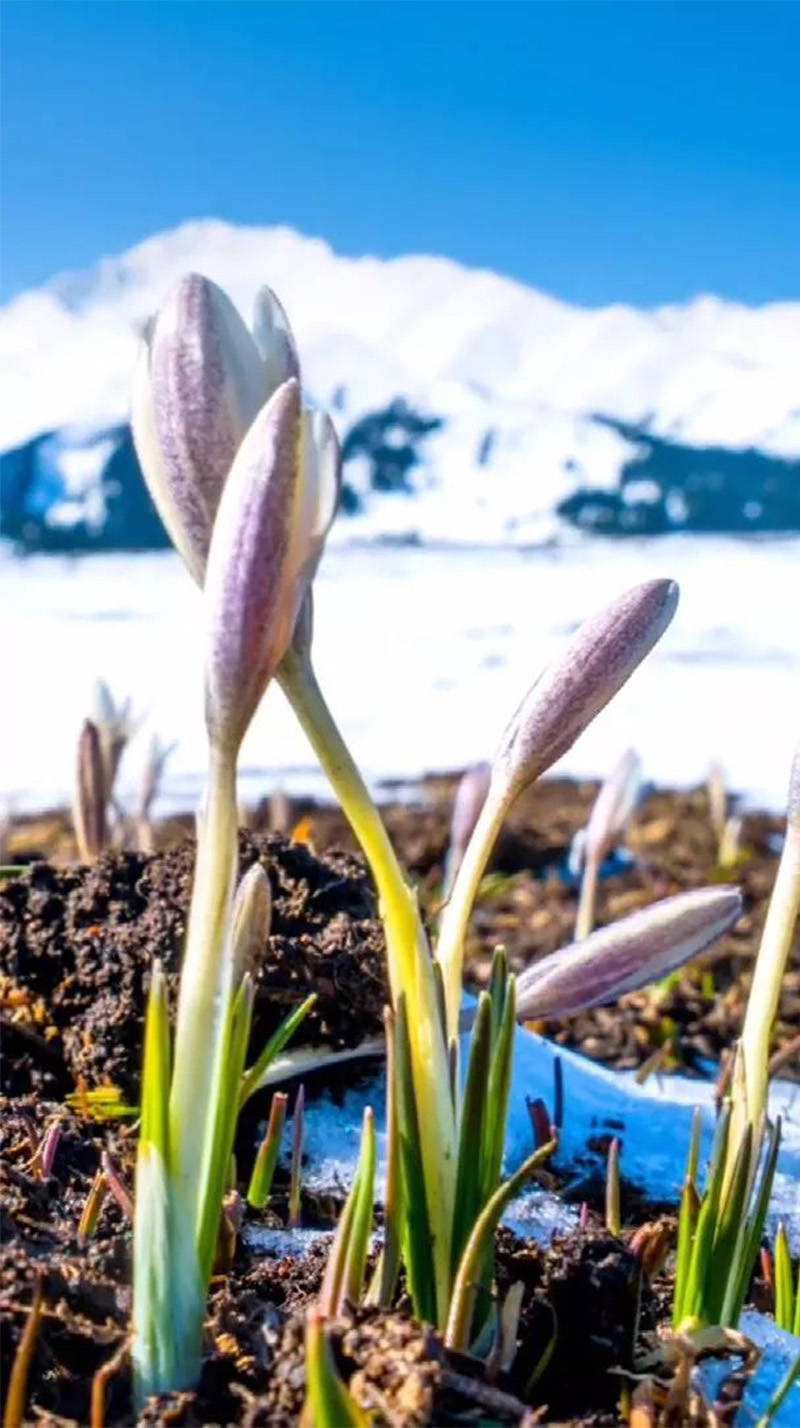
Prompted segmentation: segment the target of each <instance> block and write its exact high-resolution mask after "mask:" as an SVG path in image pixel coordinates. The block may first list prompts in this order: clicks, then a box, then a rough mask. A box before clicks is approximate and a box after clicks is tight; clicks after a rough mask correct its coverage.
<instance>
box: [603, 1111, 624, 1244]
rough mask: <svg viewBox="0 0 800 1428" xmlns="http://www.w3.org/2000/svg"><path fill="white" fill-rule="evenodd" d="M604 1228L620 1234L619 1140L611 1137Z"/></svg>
mask: <svg viewBox="0 0 800 1428" xmlns="http://www.w3.org/2000/svg"><path fill="white" fill-rule="evenodd" d="M606 1229H607V1230H608V1233H609V1234H610V1235H615V1236H616V1238H617V1239H619V1237H620V1235H621V1234H622V1209H621V1203H620V1183H619V1140H618V1139H617V1137H616V1136H612V1137H611V1141H610V1143H609V1147H608V1163H607V1165H606Z"/></svg>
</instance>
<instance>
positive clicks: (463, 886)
mask: <svg viewBox="0 0 800 1428" xmlns="http://www.w3.org/2000/svg"><path fill="white" fill-rule="evenodd" d="M507 807H508V798H507V796H506V793H505V791H504V790H498V789H496V788H494V787H490V789H489V793H488V796H487V799H486V802H485V803H484V805H483V808H482V809H481V813H480V817H479V819H478V821H477V823H476V824H475V829H474V831H473V834H472V837H471V838H470V840H469V843H468V844H467V850H466V852H465V854H464V861H463V862H462V864H461V867H460V868H459V870H458V875H457V877H456V880H455V883H454V885H453V891H452V893H451V894H450V898H449V900H448V902H447V905H446V907H445V909H444V912H443V913H442V919H441V922H440V924H439V939H438V942H437V944H436V958H437V961H438V962H439V964H440V966H441V969H442V979H443V981H444V996H445V1008H446V1010H447V1037H448V1040H451V1039H452V1038H453V1037H454V1036H457V1035H458V1018H459V1012H460V1010H461V978H462V971H463V965H464V941H465V938H466V935H467V928H468V926H469V916H470V912H471V911H472V904H473V903H474V901H475V897H476V894H477V892H478V888H479V887H480V884H481V878H482V877H483V874H484V872H485V871H486V864H487V863H488V861H489V854H490V853H491V851H492V848H493V847H494V844H495V840H496V838H497V835H498V833H499V832H500V829H501V827H502V825H503V819H504V818H505V815H506V810H507Z"/></svg>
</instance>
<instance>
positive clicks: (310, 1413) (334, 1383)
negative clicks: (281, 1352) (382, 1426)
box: [301, 1309, 371, 1428]
mask: <svg viewBox="0 0 800 1428" xmlns="http://www.w3.org/2000/svg"><path fill="white" fill-rule="evenodd" d="M370 1421H371V1420H370V1418H369V1416H368V1415H367V1414H366V1413H364V1412H363V1410H362V1409H361V1408H359V1406H358V1404H357V1403H356V1401H355V1399H354V1398H353V1396H352V1394H351V1393H349V1392H348V1390H347V1388H346V1387H345V1385H344V1384H343V1383H342V1380H341V1378H340V1377H339V1374H338V1371H337V1368H336V1364H335V1362H334V1358H333V1353H332V1351H331V1346H330V1344H329V1342H328V1335H327V1332H326V1330H325V1326H324V1324H323V1322H322V1317H321V1315H320V1314H319V1312H318V1310H316V1309H309V1311H308V1318H307V1320H306V1404H305V1408H304V1410H303V1416H302V1418H301V1423H302V1424H303V1425H304V1428H305V1425H306V1424H307V1425H308V1428H369V1423H370Z"/></svg>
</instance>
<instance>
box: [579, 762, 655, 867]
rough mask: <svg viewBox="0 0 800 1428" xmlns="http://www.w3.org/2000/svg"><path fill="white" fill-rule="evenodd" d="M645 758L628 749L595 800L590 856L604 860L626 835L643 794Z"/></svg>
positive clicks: (589, 831) (588, 844)
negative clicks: (638, 799) (641, 791)
mask: <svg viewBox="0 0 800 1428" xmlns="http://www.w3.org/2000/svg"><path fill="white" fill-rule="evenodd" d="M641 782H642V762H641V759H640V758H639V755H638V754H637V753H636V752H635V750H634V749H626V750H625V753H624V754H623V755H622V758H621V759H620V760H619V763H618V764H617V765H616V766H615V768H614V769H612V771H611V773H610V774H609V776H608V778H607V779H606V780H605V782H604V784H603V786H602V788H601V789H600V792H599V793H598V795H597V798H596V800H595V804H594V807H593V809H592V811H591V813H590V815H589V822H588V823H587V825H586V856H587V857H591V858H595V859H596V860H597V862H601V861H602V859H603V858H605V857H606V855H607V854H608V853H612V852H613V851H614V849H615V848H616V846H617V844H618V843H619V841H620V839H621V838H622V836H623V834H624V832H625V829H626V828H627V826H628V821H629V819H630V816H631V814H632V813H633V810H634V808H635V807H636V800H637V798H638V796H639V789H640V787H641Z"/></svg>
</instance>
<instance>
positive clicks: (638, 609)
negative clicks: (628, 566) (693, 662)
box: [493, 580, 678, 798]
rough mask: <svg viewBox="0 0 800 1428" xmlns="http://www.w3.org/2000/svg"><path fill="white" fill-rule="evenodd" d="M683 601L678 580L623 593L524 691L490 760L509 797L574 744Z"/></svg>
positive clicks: (519, 790)
mask: <svg viewBox="0 0 800 1428" xmlns="http://www.w3.org/2000/svg"><path fill="white" fill-rule="evenodd" d="M677 603H678V587H677V585H676V584H675V582H674V580H650V581H648V582H647V583H646V584H644V585H637V586H635V587H634V589H633V590H628V591H627V592H626V593H625V594H624V595H620V596H619V597H618V599H616V600H614V601H613V602H612V604H611V605H608V606H607V607H606V609H605V610H603V611H601V612H600V614H598V615H595V616H593V617H592V618H591V619H590V620H587V621H586V623H585V624H584V625H581V628H580V629H579V630H578V633H577V635H576V636H575V638H574V639H573V640H572V641H571V643H570V645H569V647H568V649H567V650H566V652H565V654H564V655H563V656H562V657H561V659H560V660H558V661H557V663H556V664H554V665H552V666H551V667H550V668H549V669H546V670H545V671H544V673H543V674H542V675H541V676H540V677H539V679H538V680H537V681H536V683H535V684H534V685H533V687H532V688H531V689H530V690H529V692H528V693H527V694H526V696H525V698H524V699H523V701H522V703H521V705H520V706H519V708H518V709H517V712H516V714H515V715H514V717H513V719H512V720H511V723H510V724H509V726H508V728H507V730H506V733H505V735H504V736H503V739H502V742H501V745H500V749H499V751H498V753H497V756H496V758H495V762H494V766H493V779H499V780H501V782H502V786H503V787H504V788H505V789H506V790H507V791H508V797H509V798H510V797H512V796H515V795H516V794H518V793H520V792H521V790H522V789H523V788H525V787H526V786H527V785H528V784H529V783H532V782H533V780H534V779H535V778H538V777H539V775H540V774H541V773H543V772H544V770H545V769H547V768H549V767H550V766H551V764H554V763H555V762H556V760H557V759H559V758H560V757H561V755H562V754H564V753H566V751H567V749H569V748H571V746H572V745H573V744H574V742H575V740H576V739H577V738H578V735H579V734H582V733H583V730H584V729H585V728H586V726H587V725H588V724H590V723H591V721H592V719H594V717H595V715H596V714H599V713H600V710H601V709H604V708H605V706H606V704H608V702H609V700H610V699H611V698H613V696H614V695H615V694H616V693H617V690H618V689H620V688H621V687H622V685H623V684H624V683H625V681H626V680H627V679H628V678H629V677H630V675H631V674H633V671H634V670H635V669H636V666H637V665H638V664H641V662H642V660H643V659H644V657H645V655H646V654H649V652H650V650H651V649H652V648H653V645H654V644H655V643H656V641H657V640H658V639H659V638H660V637H661V635H662V634H663V633H664V631H665V629H666V628H667V625H668V624H669V622H670V620H671V619H672V616H673V615H674V613H675V607H676V605H677Z"/></svg>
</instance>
